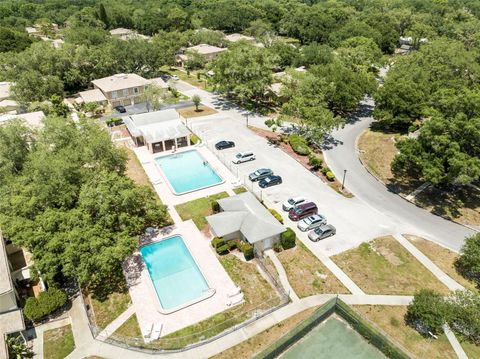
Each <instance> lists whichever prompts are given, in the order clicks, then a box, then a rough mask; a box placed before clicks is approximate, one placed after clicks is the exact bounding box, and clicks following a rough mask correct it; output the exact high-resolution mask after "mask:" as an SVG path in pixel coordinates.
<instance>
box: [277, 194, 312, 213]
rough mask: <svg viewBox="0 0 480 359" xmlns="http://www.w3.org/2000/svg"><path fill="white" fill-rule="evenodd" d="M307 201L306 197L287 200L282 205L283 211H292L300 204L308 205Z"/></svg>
mask: <svg viewBox="0 0 480 359" xmlns="http://www.w3.org/2000/svg"><path fill="white" fill-rule="evenodd" d="M307 202H308V201H307V199H306V198H305V197H293V198H289V199H287V200H286V201H285V202H283V204H282V209H283V210H284V211H287V212H288V211H290V210H291V209H292V208H294V207H296V206H298V205H299V204H302V203H307Z"/></svg>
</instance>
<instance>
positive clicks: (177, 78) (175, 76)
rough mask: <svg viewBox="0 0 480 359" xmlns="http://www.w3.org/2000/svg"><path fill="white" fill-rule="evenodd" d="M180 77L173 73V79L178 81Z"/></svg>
mask: <svg viewBox="0 0 480 359" xmlns="http://www.w3.org/2000/svg"><path fill="white" fill-rule="evenodd" d="M179 79H180V78H179V77H178V76H177V75H172V80H173V81H178V80H179Z"/></svg>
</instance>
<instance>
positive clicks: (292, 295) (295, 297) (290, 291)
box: [264, 249, 300, 302]
mask: <svg viewBox="0 0 480 359" xmlns="http://www.w3.org/2000/svg"><path fill="white" fill-rule="evenodd" d="M264 253H265V254H266V255H267V257H268V258H270V259H271V260H272V262H273V265H274V266H275V269H276V270H277V272H278V277H279V279H280V283H282V286H283V289H285V292H287V293H288V295H289V297H290V299H291V300H292V301H293V302H297V301H299V300H300V298H298V295H297V293H295V291H294V290H293V288H292V286H291V285H290V283H289V282H288V277H287V273H286V272H285V269H284V268H283V266H282V263H280V261H279V260H278V258H277V256H276V255H275V252H274V251H273V249H268V250H266V251H265V252H264Z"/></svg>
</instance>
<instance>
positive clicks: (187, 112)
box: [177, 105, 217, 118]
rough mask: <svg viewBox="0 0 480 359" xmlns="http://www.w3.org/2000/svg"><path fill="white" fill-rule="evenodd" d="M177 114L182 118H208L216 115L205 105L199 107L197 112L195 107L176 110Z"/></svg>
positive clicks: (214, 111)
mask: <svg viewBox="0 0 480 359" xmlns="http://www.w3.org/2000/svg"><path fill="white" fill-rule="evenodd" d="M177 112H178V113H179V114H180V116H182V117H184V118H194V117H201V116H208V115H213V114H215V113H217V111H216V110H214V109H213V108H210V107H208V106H205V105H199V106H198V111H197V110H196V107H195V106H190V107H183V108H178V109H177Z"/></svg>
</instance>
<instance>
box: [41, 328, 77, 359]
mask: <svg viewBox="0 0 480 359" xmlns="http://www.w3.org/2000/svg"><path fill="white" fill-rule="evenodd" d="M74 349H75V341H74V339H73V333H72V326H71V325H66V326H64V327H60V328H57V329H52V330H47V331H46V332H44V333H43V357H44V358H46V359H63V358H65V357H67V356H68V354H70V353H71V352H72V351H73V350H74Z"/></svg>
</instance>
